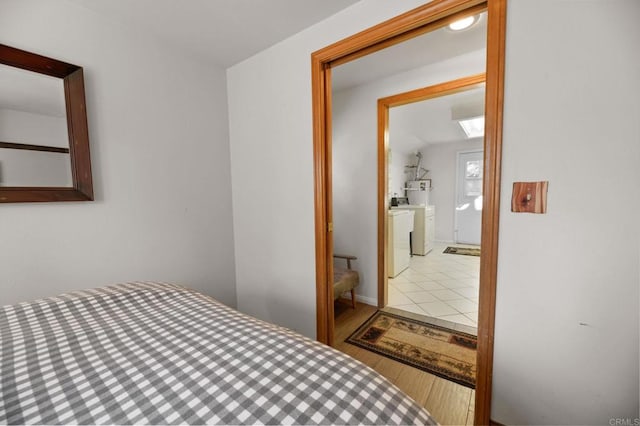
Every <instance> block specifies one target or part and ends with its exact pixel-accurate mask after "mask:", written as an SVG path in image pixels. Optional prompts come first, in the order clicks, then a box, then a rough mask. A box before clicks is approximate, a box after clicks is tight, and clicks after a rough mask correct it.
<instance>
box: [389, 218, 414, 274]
mask: <svg viewBox="0 0 640 426" xmlns="http://www.w3.org/2000/svg"><path fill="white" fill-rule="evenodd" d="M413 216H414V213H413V211H411V210H389V212H388V216H387V217H388V220H389V222H388V227H387V232H388V233H387V275H388V276H389V278H394V277H396V276H398V274H400V272H402V271H404V270H405V269H407V268H408V267H409V260H410V259H411V245H410V243H409V233H410V232H411V230H412V229H413Z"/></svg>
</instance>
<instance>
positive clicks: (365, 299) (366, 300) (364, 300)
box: [356, 294, 378, 306]
mask: <svg viewBox="0 0 640 426" xmlns="http://www.w3.org/2000/svg"><path fill="white" fill-rule="evenodd" d="M356 302H361V303H364V304H367V305H371V306H378V299H374V298H373V297H367V296H361V295H359V294H356Z"/></svg>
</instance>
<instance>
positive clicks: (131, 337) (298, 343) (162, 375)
mask: <svg viewBox="0 0 640 426" xmlns="http://www.w3.org/2000/svg"><path fill="white" fill-rule="evenodd" d="M0 423H8V424H384V425H391V424H433V423H435V421H434V420H433V419H432V418H431V417H430V416H429V414H428V412H427V411H425V410H424V409H423V408H422V407H420V406H419V405H417V404H416V403H415V402H414V401H413V400H412V399H410V398H409V397H408V396H406V395H405V394H404V393H403V392H402V391H400V390H399V389H398V388H396V387H395V386H394V385H392V384H391V383H390V382H388V381H387V380H386V379H385V378H383V377H382V376H380V375H379V374H378V373H376V372H375V371H373V370H372V369H370V368H369V367H367V366H365V365H364V364H362V363H360V362H358V361H356V360H354V359H353V358H351V357H349V356H348V355H345V354H343V353H341V352H338V351H336V350H334V349H333V348H330V347H328V346H326V345H323V344H321V343H318V342H315V341H313V340H310V339H307V338H305V337H303V336H301V335H299V334H297V333H295V332H293V331H291V330H288V329H285V328H282V327H278V326H275V325H273V324H269V323H265V322H263V321H260V320H257V319H255V318H252V317H250V316H247V315H244V314H242V313H240V312H238V311H236V310H234V309H231V308H229V307H227V306H225V305H223V304H222V303H220V302H218V301H216V300H214V299H212V298H210V297H207V296H205V295H203V294H201V293H198V292H196V291H193V290H189V289H186V288H183V287H180V286H176V285H172V284H163V283H129V284H121V285H117V286H111V287H103V288H99V289H94V290H87V291H80V292H74V293H69V294H65V295H61V296H58V297H53V298H48V299H42V300H39V301H36V302H30V303H22V304H17V305H11V306H5V307H2V308H0Z"/></svg>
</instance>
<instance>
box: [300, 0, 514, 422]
mask: <svg viewBox="0 0 640 426" xmlns="http://www.w3.org/2000/svg"><path fill="white" fill-rule="evenodd" d="M485 10H486V11H487V17H488V23H487V55H486V56H487V66H486V101H485V150H484V179H483V219H482V221H483V222H482V244H483V253H482V257H481V260H480V263H481V266H480V298H479V310H478V351H477V353H478V356H477V382H476V393H475V412H474V422H475V423H476V424H489V421H490V406H491V371H492V363H493V330H494V312H495V283H496V273H497V252H498V218H499V217H498V213H499V193H500V158H501V157H500V153H501V135H502V133H501V132H502V130H501V129H502V99H503V96H502V93H503V85H504V81H503V78H504V41H505V27H506V19H505V18H506V0H487V1H477V0H434V1H432V2H430V3H427V4H425V5H424V6H421V7H419V8H416V9H414V10H411V11H409V12H407V13H405V14H402V15H400V16H398V17H396V18H393V19H391V20H389V21H386V22H383V23H381V24H379V25H376V26H374V27H372V28H369V29H367V30H365V31H362V32H361V33H358V34H355V35H354V36H351V37H348V38H346V39H344V40H342V41H339V42H337V43H334V44H332V45H330V46H328V47H326V48H324V49H321V50H319V51H317V52H315V53H313V54H312V64H311V65H312V68H311V70H312V95H313V118H314V120H313V134H314V138H313V139H314V150H313V152H314V185H315V234H316V304H317V309H316V321H317V338H318V340H319V341H321V342H325V343H327V344H333V338H334V335H333V333H334V330H333V327H334V324H333V287H332V277H333V264H332V260H333V211H332V176H331V167H332V162H331V69H332V67H334V66H337V65H339V64H342V63H346V62H350V61H352V60H354V59H356V58H360V57H363V56H365V55H368V54H369V53H372V52H376V51H378V50H381V49H384V48H386V47H389V46H391V45H395V44H398V43H401V42H403V41H406V40H409V39H411V38H413V37H415V36H417V35H420V34H424V33H427V32H430V31H433V30H434V29H437V28H441V27H443V26H445V25H448V24H450V23H452V22H454V21H456V20H459V19H460V18H463V17H468V16H471V15H475V14H478V13H480V12H482V11H485ZM383 154H384V153H382V155H379V156H378V158H381V157H383ZM384 184H385V182H378V187H379V188H380V187H382V186H383V185H384ZM379 200H382V203H383V205H382V208H380V207H379V209H380V210H386V209H387V208H388V206H387V205H386V203H387V201H386V197H379ZM378 227H379V228H382V229H378V231H379V233H384V232H386V229H385V227H386V221H378ZM381 249H382V250H384V247H378V250H381ZM382 267H384V265H383V266H382Z"/></svg>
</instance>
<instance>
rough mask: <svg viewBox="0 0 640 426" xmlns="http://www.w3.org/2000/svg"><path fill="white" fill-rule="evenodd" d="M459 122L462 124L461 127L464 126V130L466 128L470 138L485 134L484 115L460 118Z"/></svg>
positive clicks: (466, 133)
mask: <svg viewBox="0 0 640 426" xmlns="http://www.w3.org/2000/svg"><path fill="white" fill-rule="evenodd" d="M458 124H460V127H462V130H464V133H465V135H467V138H469V139H471V138H479V137H481V136H484V115H481V116H480V117H474V118H468V119H464V120H458Z"/></svg>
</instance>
